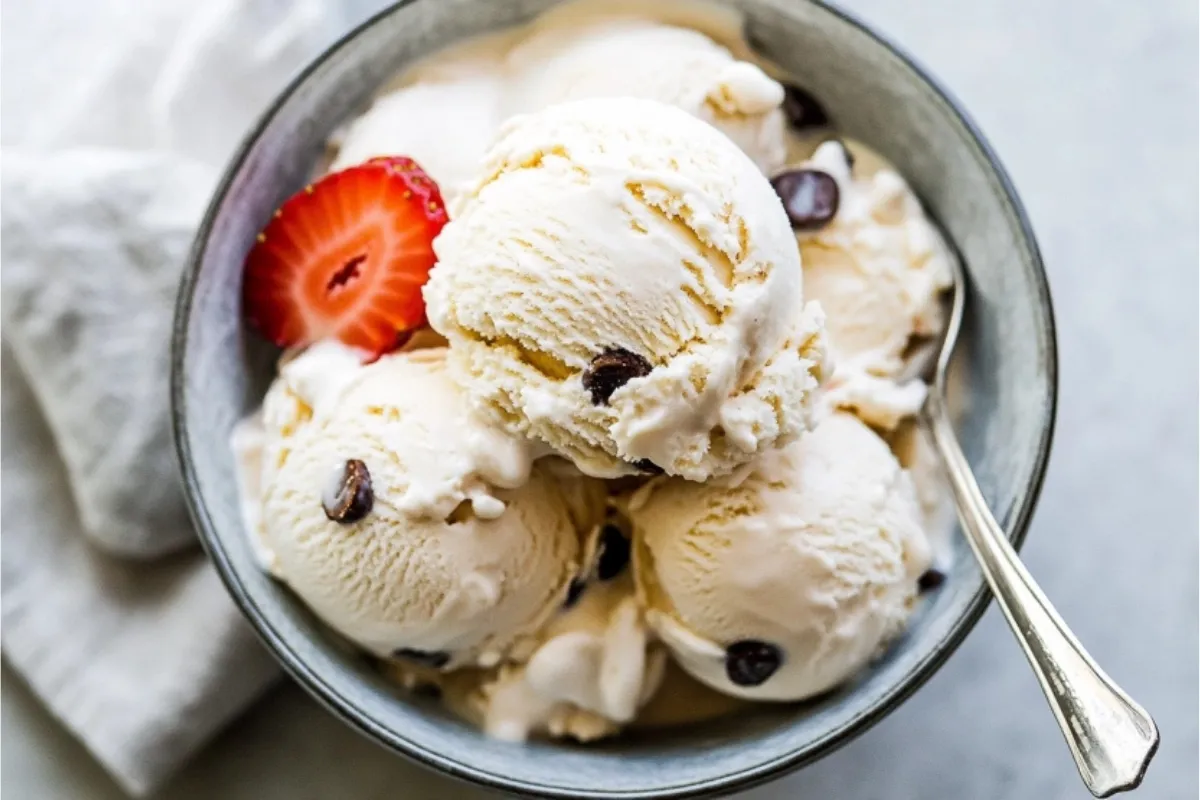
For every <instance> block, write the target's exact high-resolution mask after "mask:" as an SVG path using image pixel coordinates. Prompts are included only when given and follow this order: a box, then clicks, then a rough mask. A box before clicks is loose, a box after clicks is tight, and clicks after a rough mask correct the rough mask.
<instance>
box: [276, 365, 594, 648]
mask: <svg viewBox="0 0 1200 800" xmlns="http://www.w3.org/2000/svg"><path fill="white" fill-rule="evenodd" d="M339 350H340V351H341V352H340V355H341V357H343V361H342V362H340V363H341V364H343V365H344V366H345V368H344V369H342V368H338V369H323V367H326V366H327V365H328V364H329V363H330V356H331V355H333V354H336V353H338V352H339ZM445 352H446V351H445V350H444V349H443V348H434V349H428V350H418V351H415V352H408V353H396V354H393V355H388V356H384V357H382V358H380V359H379V360H377V361H375V362H374V363H371V364H368V365H365V366H363V365H359V364H357V363H350V361H351V360H352V356H351V355H349V354H347V353H346V352H345V349H344V348H339V346H337V345H324V346H321V347H318V348H315V349H314V350H312V351H309V352H306V353H304V354H302V355H300V356H298V357H296V358H295V359H293V360H291V361H289V362H287V363H285V364H284V365H283V366H282V367H281V370H280V377H279V378H278V383H279V384H282V386H281V387H280V386H277V388H274V389H272V392H271V393H269V395H268V402H267V404H266V407H265V409H264V414H263V417H264V420H267V421H268V424H266V425H265V426H264V439H265V447H264V449H263V454H264V459H266V462H265V463H264V464H263V470H262V473H261V488H262V513H261V529H262V534H263V540H264V543H265V549H266V550H267V551H268V552H269V554H270V557H271V563H272V567H273V571H274V572H275V574H276V575H278V576H279V577H280V578H281V579H282V580H283V581H285V582H286V583H287V584H288V585H289V586H290V587H291V588H292V589H293V590H294V591H295V592H296V593H297V594H298V595H299V596H300V597H301V599H303V600H304V602H305V603H306V604H308V605H309V606H310V607H311V608H312V609H313V611H314V612H316V614H317V615H318V616H320V617H321V618H322V619H323V620H324V621H325V622H326V623H328V624H329V625H330V626H331V627H332V628H334V629H335V630H337V631H339V632H340V633H342V634H344V635H345V636H346V637H347V638H349V639H350V640H352V641H353V642H355V643H356V644H358V645H360V646H361V647H363V648H365V649H366V650H368V651H369V652H371V653H373V654H376V655H379V656H389V657H394V658H402V659H408V660H411V661H414V662H416V663H420V664H424V665H427V666H431V667H435V668H441V667H452V666H460V665H464V664H492V663H495V662H497V661H498V660H499V659H500V658H501V657H502V656H504V655H505V654H507V653H508V652H510V651H511V650H512V649H513V648H514V647H515V646H517V645H518V644H519V642H520V641H522V638H523V637H526V636H529V635H531V634H533V633H534V632H535V631H536V630H537V629H538V628H539V627H540V626H541V624H542V623H543V622H544V621H545V620H546V619H547V618H548V617H549V616H550V615H551V614H553V613H554V612H555V611H556V610H557V608H558V607H559V606H560V605H561V604H562V602H563V599H564V598H565V595H566V592H567V589H568V587H569V585H570V583H571V581H572V580H573V578H574V577H575V575H576V573H577V571H578V567H579V553H580V549H581V548H580V533H579V531H578V529H577V526H578V525H579V524H583V522H584V521H583V520H582V517H583V516H584V512H583V511H582V510H579V509H583V508H585V507H586V506H583V505H579V504H577V503H573V502H571V501H569V500H568V499H567V497H566V496H565V495H564V493H563V492H562V491H561V490H560V487H559V484H558V481H557V479H556V478H555V477H553V476H551V475H549V474H547V473H546V472H545V471H543V470H542V469H540V468H537V467H533V468H531V462H530V454H529V452H528V450H527V448H526V445H525V443H523V442H521V441H518V440H515V439H513V438H511V437H509V436H507V435H506V434H504V433H502V432H500V431H498V430H495V429H492V428H489V427H487V426H484V425H482V424H479V423H477V422H476V421H474V420H473V418H472V417H471V415H470V413H469V410H468V408H467V405H466V402H465V399H464V398H463V396H462V395H461V394H460V393H459V391H458V390H457V389H456V387H455V386H454V384H453V383H452V382H451V381H450V380H449V378H448V377H447V375H446V370H445ZM282 399H287V401H288V402H289V403H297V404H299V407H300V408H302V409H307V410H306V411H303V412H301V413H300V414H298V415H294V416H293V417H285V418H284V419H288V420H290V419H301V420H302V422H300V423H298V424H297V423H294V422H288V423H287V424H285V425H277V424H274V423H273V422H270V420H273V419H275V417H274V415H273V412H272V409H273V408H274V407H275V406H276V405H277V403H276V400H279V401H280V402H282ZM593 527H594V526H593Z"/></svg>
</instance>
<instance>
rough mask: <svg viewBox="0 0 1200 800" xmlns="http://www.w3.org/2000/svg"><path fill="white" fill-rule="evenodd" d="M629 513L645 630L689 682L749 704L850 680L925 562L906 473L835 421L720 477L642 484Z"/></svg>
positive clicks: (863, 435)
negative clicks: (648, 629) (664, 647)
mask: <svg viewBox="0 0 1200 800" xmlns="http://www.w3.org/2000/svg"><path fill="white" fill-rule="evenodd" d="M629 513H630V515H631V519H632V521H633V527H634V540H635V550H634V552H635V562H634V563H635V575H636V578H637V582H638V590H639V593H640V598H641V600H642V602H643V603H644V604H645V606H646V608H647V621H648V622H649V624H650V626H651V627H652V628H653V629H654V630H655V631H656V633H657V634H658V635H659V636H660V637H661V638H662V640H663V642H665V643H666V645H667V646H668V647H669V648H670V650H671V652H672V654H673V655H674V656H675V658H676V659H677V660H678V662H679V664H680V665H681V666H682V667H683V668H684V669H685V670H687V671H688V672H690V673H691V674H692V675H693V676H695V677H696V678H697V679H699V680H700V681H703V682H704V683H706V684H708V685H710V686H712V687H714V688H716V689H718V690H720V691H722V692H726V693H728V694H731V695H734V696H738V697H745V698H749V699H755V700H798V699H802V698H805V697H811V696H813V695H816V694H820V693H821V692H824V691H827V690H829V689H831V688H833V687H834V686H836V685H838V684H839V683H841V682H842V681H844V680H846V679H848V678H849V677H851V676H852V675H854V674H855V673H856V672H857V671H858V670H859V669H861V668H862V667H863V666H865V665H866V664H867V663H868V662H869V661H870V660H871V659H872V657H874V656H875V655H877V654H878V653H879V652H880V650H881V648H882V647H883V646H885V645H886V644H887V642H888V641H889V640H890V639H891V638H892V637H894V636H895V635H896V634H897V633H899V632H900V631H901V630H902V629H903V627H904V625H905V623H906V621H907V619H908V617H909V614H910V612H911V610H912V608H913V605H914V602H915V599H916V596H917V581H918V578H919V577H920V575H921V574H922V573H923V572H924V571H925V569H926V568H927V566H928V565H929V561H930V552H929V544H928V542H927V541H926V537H925V533H924V531H923V530H922V527H921V510H920V508H919V506H918V503H917V500H916V497H915V495H914V490H913V487H912V484H911V481H910V480H909V476H908V475H907V473H906V472H905V471H904V470H903V469H902V468H901V467H900V465H899V464H898V463H897V461H896V459H895V457H894V456H893V455H892V453H891V452H890V451H889V450H888V447H887V445H886V444H885V443H884V442H883V440H882V439H880V438H879V436H878V435H876V434H875V433H874V432H873V431H872V430H871V429H870V428H868V427H867V426H866V425H864V424H863V423H862V422H860V421H859V420H858V419H857V418H855V417H853V416H851V415H850V414H845V413H839V414H834V415H832V416H831V417H829V418H828V419H826V420H825V421H824V422H822V423H821V424H820V425H819V426H818V427H817V428H816V429H815V430H813V431H811V432H810V433H808V434H806V435H805V436H804V437H802V438H801V439H800V440H799V441H798V442H796V443H795V444H792V445H790V446H789V447H787V448H784V449H782V450H779V451H776V452H773V453H769V454H767V455H765V456H763V457H762V458H760V459H759V460H758V461H756V462H754V463H753V464H751V465H749V466H748V467H746V468H744V469H743V470H741V471H739V472H738V473H735V475H733V476H730V477H728V478H725V479H722V480H720V481H716V482H712V483H709V484H704V485H701V484H694V483H688V482H686V481H677V480H675V481H672V480H664V481H661V482H658V483H657V484H654V485H650V486H647V487H646V488H645V489H643V490H642V491H641V493H640V495H639V496H636V497H635V498H634V499H633V500H632V501H631V503H630V510H629Z"/></svg>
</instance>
